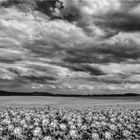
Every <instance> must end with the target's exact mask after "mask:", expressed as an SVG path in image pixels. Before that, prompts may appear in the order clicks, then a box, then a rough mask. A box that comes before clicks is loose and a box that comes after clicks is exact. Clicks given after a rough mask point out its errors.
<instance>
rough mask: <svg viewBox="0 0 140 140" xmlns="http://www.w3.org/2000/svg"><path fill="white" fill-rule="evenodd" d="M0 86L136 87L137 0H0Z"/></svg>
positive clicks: (139, 75)
mask: <svg viewBox="0 0 140 140" xmlns="http://www.w3.org/2000/svg"><path fill="white" fill-rule="evenodd" d="M0 89H1V90H8V91H27V92H31V91H49V92H54V93H65V94H68V93H73V94H75V93H78V94H96V93H97V94H100V93H106V94H108V93H114V94H115V93H124V92H128V91H129V92H130V91H132V92H136V91H137V92H138V91H139V90H140V0H61V1H59V0H0Z"/></svg>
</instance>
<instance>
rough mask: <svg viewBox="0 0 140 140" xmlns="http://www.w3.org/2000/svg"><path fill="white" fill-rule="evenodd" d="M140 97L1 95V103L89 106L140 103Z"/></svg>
mask: <svg viewBox="0 0 140 140" xmlns="http://www.w3.org/2000/svg"><path fill="white" fill-rule="evenodd" d="M139 103H140V97H52V96H0V105H8V104H23V105H26V104H27V105H29V104H39V105H54V106H86V105H87V106H89V105H94V104H139Z"/></svg>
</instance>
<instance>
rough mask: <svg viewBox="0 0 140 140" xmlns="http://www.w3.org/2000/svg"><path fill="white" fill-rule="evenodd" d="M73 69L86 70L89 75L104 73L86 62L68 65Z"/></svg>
mask: <svg viewBox="0 0 140 140" xmlns="http://www.w3.org/2000/svg"><path fill="white" fill-rule="evenodd" d="M70 68H71V69H72V70H74V71H81V72H88V73H90V74H91V75H97V76H98V75H105V73H104V72H103V71H102V70H101V69H100V68H98V67H92V66H90V65H88V64H85V65H73V66H71V67H70Z"/></svg>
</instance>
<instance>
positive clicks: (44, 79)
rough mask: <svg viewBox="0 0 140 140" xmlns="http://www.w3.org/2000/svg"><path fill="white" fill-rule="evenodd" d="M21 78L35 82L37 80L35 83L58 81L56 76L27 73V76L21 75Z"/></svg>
mask: <svg viewBox="0 0 140 140" xmlns="http://www.w3.org/2000/svg"><path fill="white" fill-rule="evenodd" d="M19 78H21V79H26V80H29V81H31V82H33V83H34V82H35V83H42V84H45V83H48V82H53V81H56V78H55V77H51V76H37V75H36V76H35V75H26V76H20V77H19Z"/></svg>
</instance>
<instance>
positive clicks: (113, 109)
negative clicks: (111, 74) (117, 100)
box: [0, 104, 140, 140]
mask: <svg viewBox="0 0 140 140" xmlns="http://www.w3.org/2000/svg"><path fill="white" fill-rule="evenodd" d="M0 139H2V140H126V139H127V140H139V139H140V105H138V104H137V105H136V104H135V105H127V104H126V105H121V104H118V105H93V106H89V107H88V106H86V107H78V106H77V107H76V106H75V107H54V106H53V107H52V106H50V105H34V104H33V105H4V106H1V107H0Z"/></svg>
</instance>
